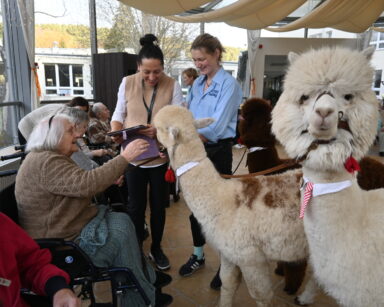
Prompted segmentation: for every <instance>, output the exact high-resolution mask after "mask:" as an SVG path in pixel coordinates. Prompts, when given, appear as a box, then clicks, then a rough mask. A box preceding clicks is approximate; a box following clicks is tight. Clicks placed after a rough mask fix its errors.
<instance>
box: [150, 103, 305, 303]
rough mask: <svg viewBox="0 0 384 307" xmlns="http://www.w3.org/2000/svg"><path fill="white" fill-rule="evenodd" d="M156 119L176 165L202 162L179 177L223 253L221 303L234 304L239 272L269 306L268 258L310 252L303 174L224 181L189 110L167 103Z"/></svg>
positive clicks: (190, 203)
mask: <svg viewBox="0 0 384 307" xmlns="http://www.w3.org/2000/svg"><path fill="white" fill-rule="evenodd" d="M169 119H172V120H169ZM154 123H155V127H156V129H157V136H158V139H159V141H160V142H161V143H162V144H163V145H164V146H165V147H166V148H167V149H168V154H169V157H170V163H171V165H172V167H173V168H174V169H178V168H179V167H181V166H182V165H184V164H186V163H188V162H191V161H193V162H199V164H198V165H197V166H195V167H194V168H192V169H190V170H189V171H187V172H186V173H184V174H183V175H181V176H180V185H181V188H182V191H183V196H184V199H185V201H186V203H187V205H188V207H189V208H190V209H191V211H192V212H193V214H194V215H195V217H196V218H197V220H198V221H199V223H200V224H201V225H202V229H203V232H204V234H205V236H206V239H207V240H208V242H210V244H212V246H214V247H215V248H216V249H217V250H218V251H219V252H220V256H221V264H222V269H221V272H220V277H221V278H222V282H223V287H222V290H221V299H220V304H221V306H230V305H231V304H232V299H233V295H234V292H235V291H236V289H237V286H238V283H239V272H238V270H240V271H241V273H242V274H243V277H244V279H245V281H246V283H247V286H248V290H249V292H250V294H251V296H252V297H253V298H254V299H255V300H256V301H257V303H258V306H260V307H264V306H268V304H269V302H270V300H271V298H272V295H273V293H272V282H271V279H270V276H269V265H268V261H267V260H275V261H277V260H283V261H298V260H302V259H305V258H306V257H307V256H308V250H307V243H306V237H305V234H304V229H303V223H302V221H301V220H299V219H298V210H299V208H298V204H299V200H300V196H299V185H300V182H299V181H300V178H301V172H300V171H290V172H287V173H284V174H281V175H274V176H267V177H264V176H260V177H254V178H249V179H229V180H228V179H223V178H222V177H220V175H219V174H218V173H217V171H216V169H215V168H214V166H213V164H212V162H211V161H210V160H209V159H208V158H207V156H206V152H205V149H204V146H203V144H202V142H201V140H200V139H199V137H198V135H197V131H196V128H195V126H194V120H193V118H192V114H191V113H190V112H189V111H188V110H187V109H184V108H181V107H178V106H167V107H165V108H163V109H162V110H160V111H159V113H158V114H157V115H156V117H155V120H154ZM292 191H297V193H292Z"/></svg>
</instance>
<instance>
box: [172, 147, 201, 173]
mask: <svg viewBox="0 0 384 307" xmlns="http://www.w3.org/2000/svg"><path fill="white" fill-rule="evenodd" d="M168 154H169V159H170V163H171V165H172V167H173V169H175V170H176V169H178V168H180V167H181V166H183V165H185V164H187V163H188V162H199V161H202V160H203V159H204V158H206V157H207V153H206V152H205V149H204V145H203V143H202V142H201V141H200V140H199V139H196V140H191V141H189V142H187V143H181V144H177V145H174V146H173V147H172V148H169V149H168Z"/></svg>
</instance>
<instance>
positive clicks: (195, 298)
mask: <svg viewBox="0 0 384 307" xmlns="http://www.w3.org/2000/svg"><path fill="white" fill-rule="evenodd" d="M233 152H234V161H233V169H235V168H236V166H237V165H238V164H239V161H240V159H241V156H242V154H243V152H244V149H241V148H240V149H238V148H234V149H233ZM279 154H280V156H281V157H283V158H284V157H286V156H285V154H284V152H283V151H282V150H281V148H279ZM370 155H372V156H373V157H375V158H377V159H378V160H380V161H381V162H384V159H383V158H381V157H379V156H378V155H377V146H376V147H375V146H374V147H373V148H372V150H371V151H370ZM247 172H248V171H247V169H246V167H245V158H244V159H243V161H242V162H241V163H240V166H239V168H238V171H237V172H236V174H245V173H247ZM180 196H181V199H180V200H179V201H178V202H173V201H171V205H170V207H169V208H168V209H167V220H166V226H165V232H164V238H163V243H162V246H163V250H164V252H165V254H166V255H167V256H168V257H169V259H170V262H171V269H170V270H169V271H168V272H167V273H169V274H170V275H171V276H172V278H173V281H172V283H171V284H170V285H169V286H167V287H165V288H164V290H163V292H165V293H168V294H171V295H172V296H173V298H174V301H173V304H172V306H175V307H179V306H180V307H181V306H183V307H196V306H204V307H209V306H216V305H217V303H218V299H219V294H220V292H219V291H215V290H212V289H210V287H209V284H210V281H211V279H212V278H213V276H214V275H215V273H216V270H217V269H218V267H219V258H218V255H217V253H216V251H215V250H213V249H212V248H211V247H210V246H209V244H207V246H206V247H205V249H204V251H205V257H206V265H205V267H204V268H202V269H201V270H199V271H197V272H196V273H195V274H193V275H192V276H189V277H181V276H180V275H179V274H178V270H179V268H180V266H181V265H182V264H184V263H185V262H186V261H187V260H188V258H189V256H190V254H191V253H192V236H191V231H190V224H189V218H188V217H189V215H190V211H189V209H188V207H187V205H186V204H185V202H184V199H183V197H182V194H180ZM147 216H149V214H147ZM150 241H151V239H150V238H149V239H147V240H146V242H145V244H144V251H145V253H148V250H149V245H150ZM270 268H271V276H272V278H273V284H274V293H275V295H274V298H273V302H272V306H276V307H280V306H281V307H283V306H284V307H286V306H296V305H295V304H294V303H293V300H294V297H295V296H290V295H287V294H286V293H285V292H284V291H283V287H284V280H283V278H282V277H279V276H276V275H275V274H274V273H273V270H274V268H275V263H271V264H270ZM106 287H107V286H105V285H104V286H101V287H100V289H99V290H100V291H99V297H100V296H101V297H103V296H105V293H106V292H108V291H107V289H106ZM299 292H300V290H299ZM103 293H104V294H103ZM255 305H256V304H255V302H254V300H253V299H252V298H251V297H250V295H249V293H248V291H247V288H246V285H245V283H244V281H242V283H241V285H240V287H239V289H238V291H237V293H236V296H235V299H234V306H235V307H240V306H241V307H243V306H255ZM83 306H86V302H84V305H83ZM311 306H313V307H334V306H338V305H337V304H336V302H335V301H334V300H333V299H332V298H330V297H329V296H327V295H326V294H324V293H320V294H319V295H318V297H317V298H316V302H315V303H314V304H313V305H311Z"/></svg>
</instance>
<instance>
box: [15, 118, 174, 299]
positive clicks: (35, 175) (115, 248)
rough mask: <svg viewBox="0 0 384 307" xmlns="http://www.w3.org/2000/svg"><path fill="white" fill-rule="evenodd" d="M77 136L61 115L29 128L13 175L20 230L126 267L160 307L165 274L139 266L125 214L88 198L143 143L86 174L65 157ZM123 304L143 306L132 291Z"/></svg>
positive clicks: (101, 262)
mask: <svg viewBox="0 0 384 307" xmlns="http://www.w3.org/2000/svg"><path fill="white" fill-rule="evenodd" d="M77 138H78V134H77V133H76V129H75V126H74V125H73V124H72V123H71V121H70V118H69V116H68V115H66V114H58V115H55V116H51V117H50V118H49V119H44V120H42V121H41V122H40V123H39V124H38V125H37V126H36V127H35V129H34V130H33V132H32V134H31V136H30V138H29V140H28V143H27V148H26V149H27V151H28V155H27V157H26V159H25V160H24V162H23V163H22V165H21V167H20V169H19V171H18V174H17V177H16V187H15V194H16V200H17V203H18V212H19V218H20V224H21V226H22V227H23V228H24V229H25V230H26V231H27V232H28V233H29V235H31V236H32V237H33V238H50V237H55V238H64V239H68V240H76V241H77V242H78V244H79V245H80V247H81V248H82V249H83V250H84V251H85V252H86V253H87V254H88V255H89V256H90V258H91V259H92V261H93V262H94V264H95V265H97V266H100V267H107V266H118V267H128V268H130V269H131V270H132V271H133V273H134V274H135V276H136V277H137V279H138V280H139V282H140V284H141V285H142V287H143V288H144V291H145V292H146V294H147V295H148V297H149V299H150V300H151V303H152V304H153V305H155V306H166V305H167V304H169V303H170V302H171V301H172V297H171V296H170V295H167V294H162V293H161V291H160V290H159V289H160V287H161V286H164V285H165V282H164V281H165V280H166V278H164V275H165V274H164V273H162V274H160V273H158V272H155V271H154V270H153V268H152V267H151V266H150V265H148V264H147V262H145V263H143V262H142V254H141V251H140V249H139V245H138V242H137V238H136V234H135V227H134V225H133V224H132V222H131V220H130V218H129V216H128V215H127V214H125V213H119V212H110V211H108V210H107V209H106V206H94V205H92V203H91V199H92V196H93V195H95V194H96V193H98V192H101V191H103V190H105V189H106V188H107V187H108V186H109V185H111V184H112V183H113V182H114V181H115V180H116V179H118V178H119V177H120V176H121V175H122V174H123V172H124V170H125V169H126V167H127V166H128V163H129V162H130V161H132V160H133V159H135V158H136V157H137V156H138V155H140V154H141V153H143V152H144V151H145V150H147V148H148V143H147V142H145V141H143V140H137V141H133V142H131V143H130V144H129V145H128V146H127V147H126V148H125V150H124V151H122V153H121V154H120V155H118V156H116V157H115V158H114V159H112V160H110V161H109V162H108V163H105V164H104V165H103V166H100V167H98V168H95V169H93V170H90V171H86V170H84V169H81V168H80V167H78V166H77V165H76V164H75V163H74V162H73V161H72V160H71V159H70V156H71V155H72V154H73V153H74V152H75V151H77V150H78V147H77V145H76V139H77ZM166 277H168V275H166ZM169 279H170V277H169ZM168 282H170V280H168ZM123 300H124V301H123V306H140V305H142V304H143V301H142V299H141V297H140V295H139V294H138V293H137V292H135V291H133V290H129V291H128V292H127V293H125V294H124V296H123Z"/></svg>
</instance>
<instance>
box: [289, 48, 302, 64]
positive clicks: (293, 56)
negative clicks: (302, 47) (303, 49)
mask: <svg viewBox="0 0 384 307" xmlns="http://www.w3.org/2000/svg"><path fill="white" fill-rule="evenodd" d="M298 57H299V55H298V54H297V53H296V52H293V51H290V52H289V53H288V61H289V63H290V64H292V63H293V62H295V61H296V59H297V58H298Z"/></svg>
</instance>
